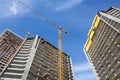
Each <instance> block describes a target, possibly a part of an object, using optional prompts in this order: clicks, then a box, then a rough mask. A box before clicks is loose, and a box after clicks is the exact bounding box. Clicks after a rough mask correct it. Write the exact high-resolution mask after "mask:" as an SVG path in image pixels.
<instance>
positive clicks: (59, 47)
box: [19, 1, 68, 80]
mask: <svg viewBox="0 0 120 80" xmlns="http://www.w3.org/2000/svg"><path fill="white" fill-rule="evenodd" d="M19 3H21V4H22V5H23V6H25V7H26V8H28V9H29V10H31V11H32V12H33V13H34V14H36V15H37V16H39V17H40V18H42V19H43V20H45V21H46V22H48V23H50V24H52V25H53V26H55V27H57V28H58V80H63V64H62V62H63V59H62V58H63V53H62V32H64V33H65V34H68V32H67V31H66V30H64V29H63V28H62V27H61V26H60V25H58V24H56V23H54V22H52V21H51V20H49V19H48V18H46V17H45V16H43V15H42V14H40V13H39V12H38V11H37V10H35V9H33V8H32V7H30V6H28V5H26V4H25V3H23V2H21V1H19Z"/></svg>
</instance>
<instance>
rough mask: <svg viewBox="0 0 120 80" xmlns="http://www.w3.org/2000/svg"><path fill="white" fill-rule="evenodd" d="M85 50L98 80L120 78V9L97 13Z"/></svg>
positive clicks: (118, 79) (119, 79)
mask: <svg viewBox="0 0 120 80" xmlns="http://www.w3.org/2000/svg"><path fill="white" fill-rule="evenodd" d="M84 52H85V54H86V57H87V59H88V61H89V63H90V64H91V66H92V69H93V71H94V73H95V75H96V77H97V80H120V9H118V8H115V7H111V8H110V9H108V10H107V11H99V12H98V13H97V15H96V16H95V18H94V20H93V23H92V27H91V29H90V30H89V32H88V39H87V41H86V44H85V46H84Z"/></svg>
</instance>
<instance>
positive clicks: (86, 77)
mask: <svg viewBox="0 0 120 80" xmlns="http://www.w3.org/2000/svg"><path fill="white" fill-rule="evenodd" d="M75 79H76V80H96V78H95V76H94V74H93V73H89V72H88V73H87V72H86V73H79V74H76V77H75Z"/></svg>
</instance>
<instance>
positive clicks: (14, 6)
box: [10, 2, 17, 15]
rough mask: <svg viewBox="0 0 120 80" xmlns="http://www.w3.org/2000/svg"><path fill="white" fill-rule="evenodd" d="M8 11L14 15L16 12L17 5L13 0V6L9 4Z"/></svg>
mask: <svg viewBox="0 0 120 80" xmlns="http://www.w3.org/2000/svg"><path fill="white" fill-rule="evenodd" d="M10 11H11V12H12V13H13V14H14V15H16V14H17V5H16V3H15V2H13V6H11V8H10Z"/></svg>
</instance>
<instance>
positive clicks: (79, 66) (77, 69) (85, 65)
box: [73, 63, 91, 72]
mask: <svg viewBox="0 0 120 80" xmlns="http://www.w3.org/2000/svg"><path fill="white" fill-rule="evenodd" d="M73 68H74V71H75V72H82V71H88V70H91V67H90V65H89V64H88V63H83V64H77V65H74V67H73Z"/></svg>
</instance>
